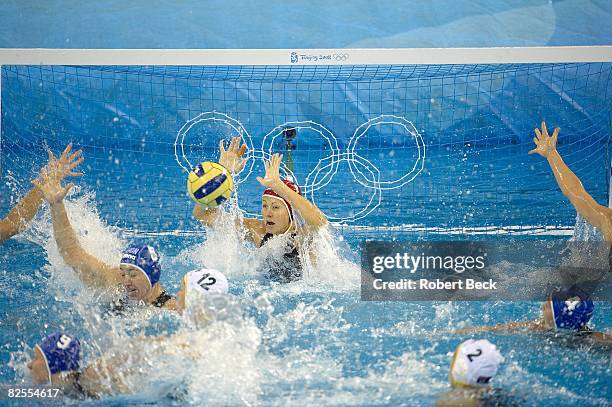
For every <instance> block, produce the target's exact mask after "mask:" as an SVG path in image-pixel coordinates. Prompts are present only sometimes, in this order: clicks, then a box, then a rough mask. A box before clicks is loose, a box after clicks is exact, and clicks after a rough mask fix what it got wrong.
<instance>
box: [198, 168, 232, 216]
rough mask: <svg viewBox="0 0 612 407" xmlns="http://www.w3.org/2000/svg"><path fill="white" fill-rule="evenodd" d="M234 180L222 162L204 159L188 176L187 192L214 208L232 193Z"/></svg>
mask: <svg viewBox="0 0 612 407" xmlns="http://www.w3.org/2000/svg"><path fill="white" fill-rule="evenodd" d="M233 189H234V180H233V179H232V175H231V174H230V172H229V171H228V170H227V169H226V168H225V167H224V166H222V165H221V164H218V163H213V162H210V161H204V162H203V163H201V164H198V165H196V166H195V168H194V169H193V170H192V171H191V172H190V173H189V177H187V193H188V194H189V197H190V198H191V199H193V200H194V201H195V202H197V203H199V204H200V205H203V206H205V207H207V208H214V207H216V206H218V205H220V204H222V203H223V202H225V201H226V200H227V199H229V197H230V196H231V195H232V190H233Z"/></svg>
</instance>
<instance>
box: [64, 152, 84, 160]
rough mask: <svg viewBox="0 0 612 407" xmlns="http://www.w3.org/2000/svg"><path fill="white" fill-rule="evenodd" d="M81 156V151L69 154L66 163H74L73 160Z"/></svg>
mask: <svg viewBox="0 0 612 407" xmlns="http://www.w3.org/2000/svg"><path fill="white" fill-rule="evenodd" d="M81 154H83V150H79V151H75V152H74V153H72V154H70V157H68V161H74V159H75V158H77V157H78V156H79V155H81Z"/></svg>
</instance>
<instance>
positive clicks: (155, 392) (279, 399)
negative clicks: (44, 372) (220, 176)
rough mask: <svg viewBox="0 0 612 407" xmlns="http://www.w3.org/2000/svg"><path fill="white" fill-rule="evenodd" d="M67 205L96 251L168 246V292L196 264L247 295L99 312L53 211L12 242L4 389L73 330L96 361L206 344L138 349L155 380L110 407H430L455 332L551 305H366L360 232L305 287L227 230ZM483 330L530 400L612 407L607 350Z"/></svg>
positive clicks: (599, 319) (519, 393)
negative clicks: (207, 316) (54, 339)
mask: <svg viewBox="0 0 612 407" xmlns="http://www.w3.org/2000/svg"><path fill="white" fill-rule="evenodd" d="M185 204H186V205H188V204H187V203H185ZM100 206H101V207H103V205H100ZM68 210H69V212H70V214H71V218H72V221H73V223H74V225H75V227H76V229H77V230H79V231H80V232H81V233H83V234H82V241H83V244H84V246H85V247H86V248H87V249H88V250H91V251H92V253H94V254H96V255H97V256H100V257H101V258H103V259H113V258H115V259H116V258H118V255H119V251H120V249H121V248H122V247H123V246H124V245H125V244H126V243H127V242H128V241H132V240H134V239H135V240H137V241H140V242H145V241H146V242H148V243H149V244H153V245H155V246H156V247H158V248H159V251H160V252H161V256H162V262H163V266H164V272H163V277H162V280H161V282H162V284H163V285H164V286H165V287H166V288H168V289H169V291H171V292H175V291H177V290H178V285H179V281H180V278H181V276H182V274H183V273H184V272H186V271H188V270H190V269H192V268H195V267H198V266H201V265H203V264H206V265H207V266H209V267H216V268H219V269H220V270H222V271H224V272H225V273H226V274H227V276H228V278H229V279H230V282H231V289H230V292H231V293H232V295H233V296H234V297H235V301H228V302H227V303H223V304H212V305H211V304H208V305H206V306H207V307H212V308H213V309H215V310H216V311H215V312H217V315H218V316H217V319H215V320H214V321H213V322H212V323H211V324H210V325H207V326H205V327H202V328H199V329H195V328H194V327H193V326H190V325H189V324H185V323H184V322H182V321H181V320H180V318H179V317H178V316H176V315H172V314H170V313H167V312H164V311H143V312H139V313H135V314H134V315H133V316H130V317H129V318H116V317H108V318H105V317H103V318H101V317H100V315H101V314H102V310H103V308H104V306H100V305H98V304H99V303H100V302H101V301H103V300H102V299H101V298H100V296H99V294H96V295H94V294H92V293H91V291H90V290H86V289H84V288H83V287H82V285H81V284H80V283H79V282H78V279H77V278H76V277H75V275H74V273H73V272H72V271H71V270H69V269H67V268H66V266H65V265H64V264H63V263H62V261H61V260H60V258H59V255H58V253H57V248H56V247H55V244H54V242H53V240H52V239H50V226H51V225H50V221H49V217H48V213H47V211H46V210H44V211H42V213H41V214H40V215H39V216H38V218H37V220H36V221H35V222H34V223H33V225H32V227H30V229H29V230H28V231H27V232H26V233H24V234H23V235H22V236H21V237H19V238H17V239H13V240H10V241H8V242H7V243H6V244H5V245H4V246H2V248H1V249H0V253H1V255H0V273H1V274H0V276H1V280H0V284H1V287H0V292H1V293H2V294H1V296H0V309H1V310H2V311H1V312H2V318H1V321H2V324H1V325H0V335H1V343H2V344H3V350H2V356H1V357H2V361H1V362H2V366H3V367H2V369H1V370H0V378H1V382H2V383H3V384H14V383H28V379H27V375H25V376H24V368H23V362H24V357H25V355H24V353H23V352H27V351H29V350H30V349H31V346H32V345H33V344H35V343H36V342H37V341H38V340H40V338H41V337H42V336H43V335H44V334H45V333H50V332H52V331H55V330H57V329H60V328H61V329H63V330H65V331H69V332H73V333H75V334H77V335H79V336H80V337H81V338H83V342H84V344H85V345H84V354H85V356H84V358H85V361H91V360H93V359H94V358H95V356H97V355H100V354H101V353H103V352H104V351H105V350H107V349H114V348H115V349H116V348H120V347H122V346H125V343H126V340H127V339H126V337H136V336H140V335H161V336H167V335H175V336H176V335H186V336H187V337H188V338H190V339H189V341H190V343H191V344H192V346H195V347H197V348H198V349H202V350H203V351H202V354H201V355H200V356H199V357H198V359H197V360H190V359H189V358H186V356H185V355H184V354H182V352H181V351H179V350H176V351H171V352H169V353H168V352H166V353H163V354H162V350H159V349H158V348H157V347H156V346H157V345H149V346H143V345H142V344H141V345H133V346H134V348H133V349H134V352H138V353H139V354H141V355H144V356H143V357H144V358H145V359H146V360H147V362H148V363H146V364H144V365H143V366H144V367H143V369H144V370H145V373H144V375H143V376H144V378H140V379H138V378H137V379H134V380H136V381H135V383H137V384H138V388H139V389H141V391H139V392H137V394H135V395H130V396H120V397H107V398H104V399H102V400H101V401H100V403H102V404H105V405H120V404H124V403H142V402H162V403H164V404H176V405H183V404H184V403H193V404H200V403H202V402H205V403H206V404H207V405H227V404H239V405H240V404H253V405H310V404H329V405H432V404H433V402H434V401H435V399H436V397H437V396H438V395H439V394H441V393H443V392H445V391H446V390H448V379H447V374H448V366H449V364H450V356H451V354H452V351H453V350H454V348H455V347H456V345H457V344H458V343H460V342H461V341H463V340H465V339H466V336H464V335H456V334H452V333H451V331H452V330H453V329H455V328H456V327H460V326H463V325H471V324H475V325H479V324H495V323H502V322H507V321H511V320H524V319H534V318H537V317H538V316H539V304H537V303H533V302H454V303H451V302H417V303H414V302H412V303H411V302H390V303H383V302H363V301H360V298H359V284H360V277H359V264H358V263H357V262H356V258H357V257H358V253H357V247H356V246H357V243H358V241H359V236H357V237H352V236H350V235H349V236H348V237H346V238H345V239H340V240H338V241H337V243H336V242H334V243H332V244H330V243H331V242H333V240H329V237H328V238H327V239H326V237H325V236H323V237H322V238H321V239H322V241H323V242H322V243H321V247H320V253H321V257H322V259H323V260H324V261H323V262H322V263H323V264H322V265H321V266H320V267H319V268H315V269H314V270H310V271H309V273H307V275H306V277H305V279H304V280H303V281H299V282H294V283H290V284H287V285H276V284H270V283H268V282H265V281H264V280H262V279H261V278H260V276H258V275H257V273H256V272H255V271H254V270H253V269H252V265H253V264H254V263H256V261H257V259H258V254H257V253H256V252H255V251H254V249H252V248H249V247H245V246H243V245H242V244H241V243H240V242H239V240H238V239H237V237H236V236H235V235H234V234H233V233H227V229H221V230H216V231H215V230H212V231H204V230H201V234H192V235H186V236H161V235H158V236H155V235H149V236H146V237H143V236H140V237H137V238H134V237H133V236H129V235H126V233H125V232H122V231H121V229H119V228H115V227H108V226H106V225H105V224H104V222H103V221H102V220H101V217H100V215H99V214H98V210H97V207H96V201H95V200H93V199H92V198H91V197H90V196H87V195H75V196H74V197H73V198H72V199H71V202H69V204H68ZM581 227H584V226H581ZM84 231H86V232H87V233H84ZM584 233H587V234H589V233H590V234H591V235H592V236H593V232H592V231H589V230H587V231H586V232H584ZM395 237H396V238H397V237H400V238H401V237H404V238H414V236H410V235H406V236H395ZM326 243H327V244H326ZM330 247H331V248H334V247H335V248H336V249H337V250H329V249H330ZM326 248H327V249H328V250H327V251H326V250H325V249H326ZM108 261H112V260H108ZM516 266H517V267H519V266H520V260H519V259H517V263H516ZM102 298H104V297H102ZM596 307H597V308H596V312H595V316H594V318H593V320H592V324H593V325H594V327H595V328H596V329H600V330H605V329H606V328H607V327H609V326H610V322H611V316H610V315H611V314H610V305H609V304H608V303H606V302H598V303H596ZM476 337H484V338H487V339H489V340H490V341H492V342H493V343H495V344H496V345H497V346H498V348H499V349H500V351H501V352H502V355H503V356H504V358H505V360H504V362H503V363H502V365H501V369H500V371H499V373H498V375H497V377H496V378H495V380H494V382H495V385H496V386H498V387H501V388H504V389H509V390H511V391H512V392H513V394H514V395H515V397H516V398H517V399H518V400H526V401H527V404H529V405H553V404H554V405H606V404H607V403H608V397H609V396H608V395H609V385H610V373H609V372H610V363H611V359H610V352H609V349H608V350H606V349H595V348H593V349H592V348H589V347H588V346H586V345H577V344H575V343H572V342H571V341H568V340H567V339H564V338H563V337H560V338H559V337H555V336H554V335H545V334H538V335H536V334H534V335H502V334H490V333H487V334H482V335H476ZM172 340H174V339H168V341H170V342H169V345H167V346H169V347H172V346H173V345H172ZM130 346H131V345H130ZM113 347H114V348H113ZM140 347H144V350H142V349H141V348H140ZM147 348H148V349H149V350H148V352H147ZM151 349H152V350H151ZM158 352H159V353H158ZM126 363H127V362H126Z"/></svg>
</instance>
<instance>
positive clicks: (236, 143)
mask: <svg viewBox="0 0 612 407" xmlns="http://www.w3.org/2000/svg"><path fill="white" fill-rule="evenodd" d="M246 150H247V146H246V144H243V145H242V146H241V145H240V137H232V140H231V141H230V145H229V148H228V149H227V150H226V149H225V145H224V142H223V140H221V141H220V142H219V151H220V153H221V154H220V156H219V164H221V165H222V166H224V167H225V168H227V169H228V171H229V172H231V173H232V174H237V173H238V172H240V171H241V170H242V169H243V168H244V164H245V163H246V160H245V159H244V158H243V157H242V156H243V155H244V153H245V151H246Z"/></svg>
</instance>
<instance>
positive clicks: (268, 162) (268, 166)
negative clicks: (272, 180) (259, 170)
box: [264, 161, 270, 174]
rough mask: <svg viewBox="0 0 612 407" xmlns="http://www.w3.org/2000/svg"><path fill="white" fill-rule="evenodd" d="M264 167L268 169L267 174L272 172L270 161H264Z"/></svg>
mask: <svg viewBox="0 0 612 407" xmlns="http://www.w3.org/2000/svg"><path fill="white" fill-rule="evenodd" d="M264 166H265V167H266V174H267V173H268V171H269V170H270V161H264Z"/></svg>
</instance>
